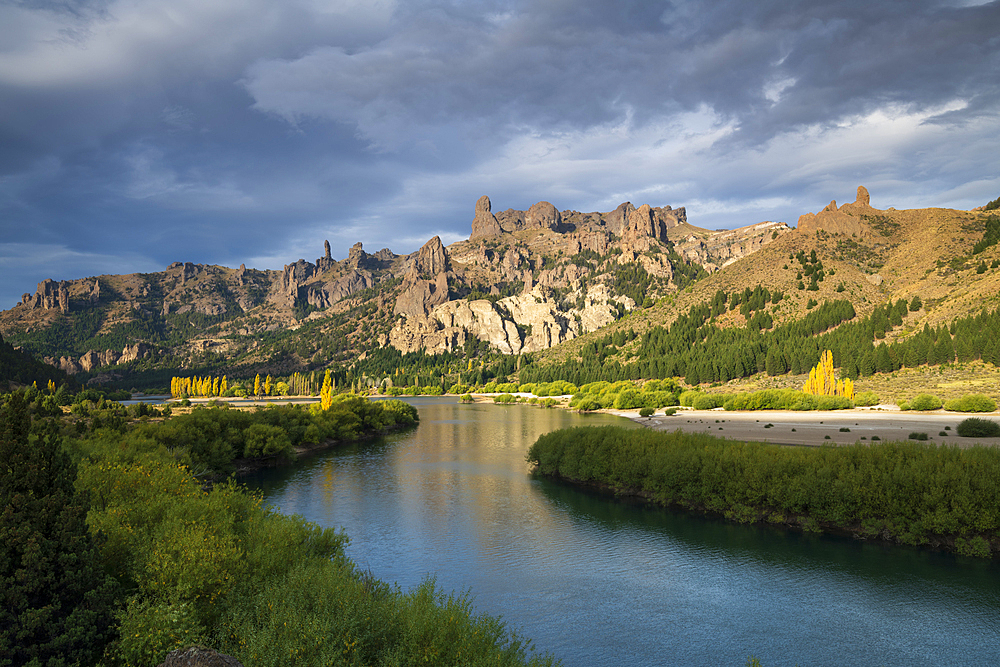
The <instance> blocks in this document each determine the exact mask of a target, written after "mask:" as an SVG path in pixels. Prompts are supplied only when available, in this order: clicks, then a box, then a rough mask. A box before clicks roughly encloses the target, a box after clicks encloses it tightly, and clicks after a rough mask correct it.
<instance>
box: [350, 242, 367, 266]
mask: <svg viewBox="0 0 1000 667" xmlns="http://www.w3.org/2000/svg"><path fill="white" fill-rule="evenodd" d="M367 262H368V253H366V252H365V251H364V246H362V245H361V241H358V242H357V243H355V244H354V245H352V246H351V249H350V250H348V251H347V264H348V265H349V266H350V267H351V268H352V269H357V268H364V266H365V264H366V263H367Z"/></svg>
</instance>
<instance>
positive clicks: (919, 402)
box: [900, 394, 942, 411]
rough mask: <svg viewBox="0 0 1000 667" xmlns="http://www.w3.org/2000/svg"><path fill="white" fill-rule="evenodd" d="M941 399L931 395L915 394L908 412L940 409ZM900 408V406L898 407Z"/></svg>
mask: <svg viewBox="0 0 1000 667" xmlns="http://www.w3.org/2000/svg"><path fill="white" fill-rule="evenodd" d="M941 405H942V404H941V399H940V398H938V397H937V396H932V395H931V394H917V396H916V397H914V399H913V400H912V401H910V403H909V409H910V410H921V411H923V410H937V409H938V408H940V407H941ZM900 408H902V405H900Z"/></svg>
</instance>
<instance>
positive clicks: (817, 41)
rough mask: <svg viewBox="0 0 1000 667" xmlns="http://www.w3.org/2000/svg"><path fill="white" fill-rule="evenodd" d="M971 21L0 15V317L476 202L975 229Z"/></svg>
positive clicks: (311, 8)
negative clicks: (825, 213) (928, 211)
mask: <svg viewBox="0 0 1000 667" xmlns="http://www.w3.org/2000/svg"><path fill="white" fill-rule="evenodd" d="M968 4H969V3H964V4H963V3H945V2H928V1H924V0H917V1H915V2H906V3H901V2H870V1H869V2H856V1H854V0H843V1H840V2H787V1H786V2H777V1H775V2H735V1H731V2H686V1H683V0H676V1H674V2H628V1H624V2H616V3H609V2H605V1H592V0H591V1H588V0H540V1H537V2H507V1H500V0H495V1H492V2H490V1H486V2H476V3H467V2H444V1H429V2H417V1H414V2H399V3H394V2H389V1H386V2H373V1H370V0H355V1H354V2H346V1H337V0H288V1H286V2H282V3H274V2H268V1H266V0H175V1H173V2H171V3H167V4H164V3H159V2H153V1H152V0H136V1H133V2H128V3H126V2H122V1H116V0H103V1H100V2H81V1H74V0H61V1H54V2H44V1H41V0H16V1H14V2H11V1H9V0H8V1H7V2H0V232H2V237H0V269H3V270H4V274H5V275H8V274H9V273H10V272H11V271H13V272H14V273H15V274H16V275H17V279H16V280H8V279H5V281H4V285H3V289H2V290H0V306H4V307H9V306H10V304H11V303H12V302H13V299H14V298H16V297H17V296H19V295H20V293H21V292H22V291H25V290H31V289H33V287H34V283H35V282H37V281H39V280H41V279H42V278H46V277H53V278H73V277H80V276H81V275H93V274H97V273H105V272H125V271H133V270H153V269H156V268H162V266H164V265H166V264H167V263H169V262H172V261H181V260H184V261H198V262H213V263H223V264H227V265H238V264H239V263H241V262H247V263H248V265H257V266H258V267H260V268H265V267H267V268H280V266H281V265H282V264H284V263H286V262H290V261H293V260H294V259H297V258H298V257H300V256H305V257H306V258H310V259H311V258H315V257H316V256H318V255H319V252H320V249H321V246H322V239H323V238H329V239H330V240H331V243H332V244H333V246H334V252H335V254H336V255H338V256H345V255H346V250H347V248H348V247H350V245H351V244H352V243H354V241H357V240H362V241H363V242H364V243H365V246H366V248H375V249H377V248H379V247H383V246H389V247H391V248H393V249H394V250H396V251H397V252H407V251H411V250H413V249H415V248H416V247H417V246H419V245H420V244H421V243H422V241H423V240H425V239H426V238H428V237H430V236H431V235H433V234H441V235H442V237H443V238H444V239H445V240H446V242H447V241H451V240H457V239H458V238H462V237H464V236H465V235H467V233H468V224H469V221H470V220H471V217H472V216H471V211H472V204H473V202H474V201H475V200H476V198H478V196H479V195H481V194H484V193H485V194H489V195H490V196H491V198H492V199H493V201H494V206H495V207H496V208H500V209H502V208H507V207H517V208H524V207H527V206H529V205H530V204H531V203H533V202H535V201H538V200H540V199H548V200H550V201H553V203H555V204H556V205H557V206H559V207H561V208H576V209H580V210H594V209H603V210H609V209H610V208H613V207H614V206H616V205H617V204H618V203H620V202H621V201H624V200H625V199H631V200H633V201H635V202H649V203H652V204H657V205H662V204H668V203H669V204H672V205H687V206H688V211H689V215H690V216H691V220H692V222H693V223H694V224H699V225H701V226H705V227H710V228H716V227H721V226H730V227H732V226H736V225H741V224H749V223H752V222H757V221H759V220H761V219H783V220H786V221H789V222H794V220H795V218H796V217H797V215H798V214H800V213H803V212H805V211H807V210H816V209H817V208H819V207H821V206H822V205H823V204H825V203H826V202H827V201H829V199H830V198H832V197H839V198H841V199H843V198H845V197H849V196H851V195H853V191H854V188H855V187H856V186H857V185H858V184H859V183H864V184H866V185H868V186H869V188H870V189H871V190H872V195H873V197H874V199H873V203H875V204H876V205H882V206H889V205H895V206H896V207H897V208H900V207H902V206H905V205H920V206H925V205H949V206H966V207H967V206H973V205H977V204H981V203H984V202H985V201H987V200H989V199H993V198H995V197H996V196H997V192H996V191H997V190H1000V177H998V175H997V173H996V168H995V165H996V160H995V155H996V152H997V150H998V149H1000V139H998V137H1000V131H998V130H1000V118H998V109H1000V105H998V98H1000V81H998V79H1000V55H998V54H1000V48H998V47H1000V38H998V37H997V35H1000V3H998V2H992V3H987V4H974V5H970V6H964V5H968ZM14 283H16V284H14Z"/></svg>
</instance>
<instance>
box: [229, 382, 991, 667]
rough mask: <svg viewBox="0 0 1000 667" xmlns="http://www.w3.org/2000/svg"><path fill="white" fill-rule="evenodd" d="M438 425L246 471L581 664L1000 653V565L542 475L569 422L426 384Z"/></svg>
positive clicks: (370, 551)
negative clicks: (636, 497)
mask: <svg viewBox="0 0 1000 667" xmlns="http://www.w3.org/2000/svg"><path fill="white" fill-rule="evenodd" d="M407 400H408V402H411V403H412V404H414V405H416V406H417V408H418V409H419V411H420V419H421V422H420V425H419V426H418V427H417V428H415V429H412V430H410V431H407V432H405V433H398V434H393V435H390V436H388V437H385V438H380V439H377V440H374V441H369V442H364V443H359V444H356V445H350V446H347V447H342V448H339V449H335V450H330V451H327V452H323V453H321V454H317V455H314V456H311V457H309V458H306V459H303V460H301V461H299V462H298V463H296V464H295V465H294V466H293V467H288V468H283V469H276V470H267V471H261V472H260V473H257V474H256V475H255V476H254V477H252V478H248V479H246V480H245V481H246V482H247V484H248V485H249V486H251V487H256V488H259V489H261V490H262V491H263V493H264V495H265V498H266V500H267V501H268V502H269V503H271V504H273V505H274V506H275V507H276V508H278V509H280V511H282V512H284V513H288V514H301V515H303V516H304V517H306V518H307V519H309V520H310V521H314V522H316V523H318V524H321V525H323V526H334V527H343V528H344V529H345V530H346V532H347V534H348V535H349V536H350V539H351V543H350V545H349V547H348V555H349V556H350V557H351V558H352V559H353V560H354V561H355V562H357V563H358V564H359V565H360V566H361V567H362V568H364V569H368V570H371V572H372V573H373V574H374V575H375V576H377V577H379V578H380V579H383V580H385V581H390V582H398V583H399V584H400V585H401V586H402V587H404V588H409V587H412V586H414V585H415V584H418V583H419V582H420V581H422V580H423V579H424V578H426V577H428V576H432V577H435V578H436V580H437V583H438V585H439V586H440V587H441V588H442V589H444V590H446V591H456V592H461V591H468V592H470V593H471V594H472V597H473V599H474V605H475V609H476V610H477V611H479V612H483V613H488V614H493V615H501V616H502V617H503V618H504V619H505V620H506V621H507V622H508V623H509V624H510V625H511V626H512V627H515V628H518V629H519V630H520V631H521V632H522V633H523V634H524V635H525V636H527V637H530V638H531V639H532V640H533V641H534V645H535V646H536V647H537V648H539V649H541V650H543V651H547V652H551V653H553V654H555V655H556V657H558V658H560V659H561V660H562V661H563V664H564V665H567V666H568V667H569V666H572V667H576V666H581V667H582V666H591V665H620V664H623V663H628V664H634V665H733V666H741V665H744V664H746V660H747V657H748V656H750V655H754V656H756V657H757V658H759V659H760V660H761V662H762V663H763V665H765V667H776V666H784V665H802V666H803V667H819V666H825V665H858V666H862V665H863V666H864V667H871V666H873V665H908V666H917V665H935V666H942V665H997V664H1000V563H991V562H981V561H976V560H973V559H967V558H960V557H954V556H950V555H946V554H940V553H933V552H930V551H927V550H920V549H911V548H902V547H886V546H883V545H878V544H869V543H865V542H858V541H855V540H851V539H841V538H834V537H824V536H815V535H803V534H800V533H795V532H788V531H784V530H781V529H778V528H772V527H766V526H764V527H760V526H743V525H734V524H729V523H726V522H723V521H718V520H712V519H705V518H701V517H698V516H691V515H687V514H684V513H675V512H668V511H664V510H660V509H651V508H646V507H642V506H638V505H633V504H629V503H623V502H620V501H616V500H614V499H610V498H606V497H602V496H598V495H595V494H592V493H587V492H582V491H579V490H576V489H571V488H567V487H565V486H562V485H559V484H556V483H553V482H549V481H546V480H537V479H532V478H531V477H530V475H529V474H528V469H527V466H526V463H525V453H526V451H527V448H528V447H529V446H530V444H531V443H533V442H534V441H535V439H536V438H537V437H538V435H540V434H542V433H545V432H548V431H551V430H554V429H557V428H563V427H567V426H575V425H580V424H593V425H601V424H608V423H620V424H630V422H627V421H626V420H624V419H620V418H617V417H611V416H606V415H577V414H574V413H570V412H568V411H564V410H545V409H541V408H537V407H533V406H527V405H512V406H493V405H481V404H480V405H461V404H458V403H457V402H456V400H455V399H454V398H450V397H446V398H435V397H417V398H413V399H407Z"/></svg>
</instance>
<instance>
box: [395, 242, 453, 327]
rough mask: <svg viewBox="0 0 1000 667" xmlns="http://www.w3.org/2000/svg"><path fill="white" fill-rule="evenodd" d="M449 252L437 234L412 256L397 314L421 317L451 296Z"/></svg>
mask: <svg viewBox="0 0 1000 667" xmlns="http://www.w3.org/2000/svg"><path fill="white" fill-rule="evenodd" d="M449 264H450V262H449V259H448V253H447V251H446V250H445V249H444V244H442V243H441V239H440V238H439V237H437V236H435V237H434V238H432V239H431V240H430V241H428V242H427V243H425V244H424V245H423V247H421V248H420V250H419V251H418V252H417V254H416V256H415V257H414V258H413V259H412V260H411V263H410V268H409V269H408V270H407V272H406V276H405V277H404V279H403V286H402V291H401V292H400V294H399V296H398V297H397V298H396V304H395V306H394V308H393V314H394V315H404V316H406V317H407V318H410V319H413V320H419V321H422V320H424V319H426V318H427V316H428V315H429V314H430V312H431V310H432V309H433V308H434V307H435V306H438V305H440V304H442V303H445V302H446V301H447V300H448V275H449V272H448V268H449Z"/></svg>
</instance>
